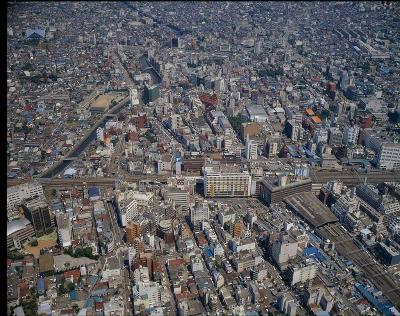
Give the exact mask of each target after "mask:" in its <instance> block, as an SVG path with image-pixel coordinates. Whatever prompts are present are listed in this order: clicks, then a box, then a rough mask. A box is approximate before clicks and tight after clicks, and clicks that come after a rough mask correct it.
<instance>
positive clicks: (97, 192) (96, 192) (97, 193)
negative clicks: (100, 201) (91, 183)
mask: <svg viewBox="0 0 400 316" xmlns="http://www.w3.org/2000/svg"><path fill="white" fill-rule="evenodd" d="M88 194H89V197H94V196H100V190H99V188H98V187H91V188H89V189H88Z"/></svg>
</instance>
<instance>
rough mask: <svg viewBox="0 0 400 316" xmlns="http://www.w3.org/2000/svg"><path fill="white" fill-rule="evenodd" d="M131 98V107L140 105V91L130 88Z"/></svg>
mask: <svg viewBox="0 0 400 316" xmlns="http://www.w3.org/2000/svg"><path fill="white" fill-rule="evenodd" d="M129 97H130V99H131V105H132V106H133V105H138V104H139V98H138V91H137V89H135V88H130V89H129Z"/></svg>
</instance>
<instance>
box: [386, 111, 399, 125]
mask: <svg viewBox="0 0 400 316" xmlns="http://www.w3.org/2000/svg"><path fill="white" fill-rule="evenodd" d="M387 115H388V117H389V122H390V123H392V124H398V123H400V113H399V112H398V111H394V112H388V114H387Z"/></svg>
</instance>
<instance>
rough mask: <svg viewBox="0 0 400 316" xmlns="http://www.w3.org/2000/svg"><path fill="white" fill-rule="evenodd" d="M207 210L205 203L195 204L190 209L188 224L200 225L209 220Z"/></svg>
mask: <svg viewBox="0 0 400 316" xmlns="http://www.w3.org/2000/svg"><path fill="white" fill-rule="evenodd" d="M209 213H210V212H209V209H208V205H207V203H203V204H200V203H196V204H195V205H194V206H192V207H191V208H190V222H191V223H192V224H193V225H198V224H201V223H202V222H205V221H208V220H209V216H210V214H209Z"/></svg>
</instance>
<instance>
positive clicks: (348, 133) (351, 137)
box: [343, 125, 360, 145]
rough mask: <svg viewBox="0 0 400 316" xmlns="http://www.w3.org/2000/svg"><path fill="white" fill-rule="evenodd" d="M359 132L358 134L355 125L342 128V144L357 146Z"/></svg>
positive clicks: (357, 128)
mask: <svg viewBox="0 0 400 316" xmlns="http://www.w3.org/2000/svg"><path fill="white" fill-rule="evenodd" d="M359 132H360V128H359V127H358V126H357V125H355V126H346V127H345V128H344V132H343V144H345V145H349V144H353V145H355V144H357V140H358V134H359Z"/></svg>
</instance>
